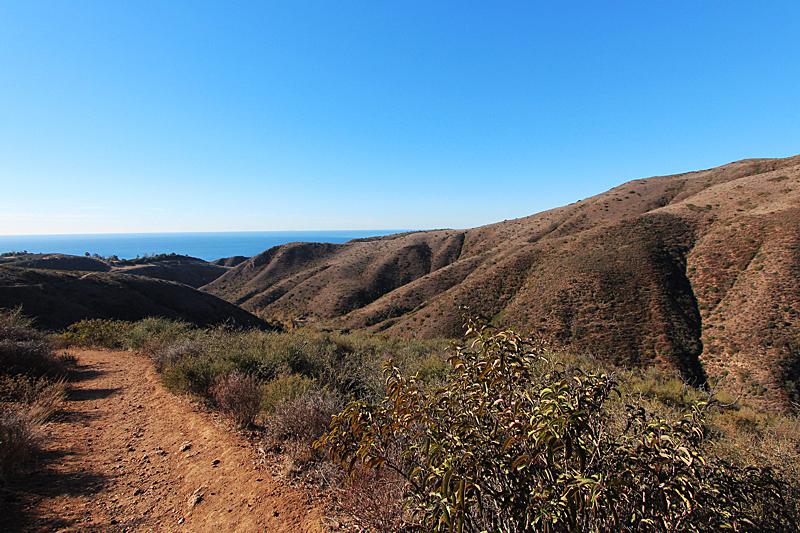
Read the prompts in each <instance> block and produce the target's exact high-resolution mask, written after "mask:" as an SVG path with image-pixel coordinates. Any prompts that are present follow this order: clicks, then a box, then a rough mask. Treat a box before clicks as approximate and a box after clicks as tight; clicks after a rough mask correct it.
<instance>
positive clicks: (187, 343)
mask: <svg viewBox="0 0 800 533" xmlns="http://www.w3.org/2000/svg"><path fill="white" fill-rule="evenodd" d="M207 348H208V347H207V343H206V342H204V341H203V340H201V339H193V338H186V339H179V340H177V341H175V342H173V343H166V344H164V345H163V346H160V347H159V348H158V349H157V350H156V351H155V352H154V353H153V355H152V357H151V359H152V360H153V364H154V365H155V367H156V371H157V372H163V371H164V369H165V368H166V367H167V366H169V365H172V364H175V363H177V362H179V361H181V360H183V359H184V358H185V357H199V356H201V355H203V354H204V353H206V351H207Z"/></svg>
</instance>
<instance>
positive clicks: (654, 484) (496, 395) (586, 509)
mask: <svg viewBox="0 0 800 533" xmlns="http://www.w3.org/2000/svg"><path fill="white" fill-rule="evenodd" d="M467 331H468V333H467V338H468V340H469V341H470V344H469V345H467V346H463V347H460V348H459V349H457V351H456V353H455V354H454V355H453V356H452V357H451V358H450V363H451V365H452V368H453V373H452V374H451V376H450V377H449V379H448V380H447V381H446V382H445V384H444V386H443V387H442V388H441V389H439V390H437V391H433V392H428V391H426V390H425V387H423V386H422V385H421V384H420V382H419V381H418V379H417V378H416V377H411V378H405V377H403V375H402V374H401V372H400V371H399V370H398V369H397V368H396V367H395V366H394V365H392V364H391V362H389V363H387V364H386V365H385V366H384V371H385V377H386V386H387V393H386V396H385V398H384V399H383V401H382V402H381V403H379V404H374V403H369V402H366V401H357V402H353V403H351V404H350V405H349V406H348V407H347V408H346V409H345V410H344V411H343V412H341V413H340V414H338V415H337V416H335V417H334V419H333V422H332V424H331V428H330V430H329V431H328V433H326V434H325V435H324V436H323V437H322V438H321V439H319V440H318V441H317V443H316V446H318V447H324V448H326V449H327V450H328V451H329V453H330V455H331V457H332V458H333V459H334V460H336V461H337V462H339V463H340V464H342V465H343V466H345V467H346V468H347V469H348V471H349V472H353V471H355V469H356V467H357V466H358V465H359V464H360V465H362V467H363V468H365V469H367V470H369V469H371V468H389V469H391V470H393V471H395V472H396V473H398V474H399V475H401V476H402V477H403V479H405V481H406V490H407V494H408V496H407V502H406V503H407V509H408V511H409V515H408V516H409V520H410V522H411V524H412V525H413V526H414V527H416V528H418V529H420V530H422V531H448V532H454V531H458V532H462V531H470V532H473V531H474V532H478V531H493V532H494V531H498V532H499V531H508V532H511V531H544V532H550V531H552V532H556V531H558V532H562V531H563V532H567V531H569V532H572V531H719V530H724V529H731V530H734V531H761V530H771V531H795V530H796V529H795V528H796V525H797V524H796V523H795V521H794V520H795V517H796V516H797V514H796V509H795V508H794V505H795V504H794V502H793V500H792V499H790V498H787V497H786V494H787V490H788V487H787V486H786V485H785V484H783V483H781V482H780V481H779V479H778V478H777V477H775V476H773V473H772V472H771V471H770V470H769V469H758V468H749V469H740V468H737V467H736V466H734V465H732V464H729V463H727V462H724V461H719V460H714V459H712V458H710V457H707V456H706V455H705V454H704V451H703V448H702V445H703V442H704V438H705V431H704V414H705V413H704V404H703V403H700V402H696V403H694V404H693V405H692V406H691V408H690V409H688V410H687V411H685V412H684V413H683V414H682V415H681V416H679V417H677V418H675V419H664V418H662V417H660V416H657V415H655V414H654V413H652V412H650V411H648V410H647V409H645V408H644V407H643V406H642V405H641V404H640V403H638V402H636V401H635V399H633V398H625V401H624V402H621V401H615V399H613V398H612V395H618V392H619V388H618V387H617V384H616V383H615V381H614V379H613V378H612V377H611V376H610V375H608V374H606V373H603V372H601V371H589V372H584V371H581V370H580V369H578V368H575V367H571V366H565V365H559V364H554V363H552V362H551V361H549V360H547V359H546V358H544V357H543V356H542V354H541V353H540V352H539V351H537V350H535V349H532V347H531V346H530V345H527V344H526V343H525V342H523V341H522V339H521V338H520V337H519V336H518V335H516V334H515V333H513V332H510V331H504V332H493V331H492V330H491V329H489V328H487V327H486V326H485V325H483V324H478V323H475V322H474V321H471V320H470V321H468V322H467ZM398 449H400V450H404V452H403V453H402V454H400V455H398V454H397V450H398Z"/></svg>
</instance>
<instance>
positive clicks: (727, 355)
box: [203, 156, 800, 405]
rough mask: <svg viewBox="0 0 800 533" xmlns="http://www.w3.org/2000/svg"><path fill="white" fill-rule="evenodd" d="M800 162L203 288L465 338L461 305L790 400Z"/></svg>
mask: <svg viewBox="0 0 800 533" xmlns="http://www.w3.org/2000/svg"><path fill="white" fill-rule="evenodd" d="M799 185H800V156H798V157H792V158H787V159H754V160H745V161H739V162H736V163H731V164H728V165H725V166H722V167H719V168H715V169H710V170H704V171H699V172H690V173H686V174H679V175H674V176H663V177H653V178H647V179H641V180H634V181H631V182H628V183H626V184H623V185H621V186H619V187H615V188H614V189H611V190H610V191H608V192H605V193H603V194H600V195H597V196H594V197H591V198H587V199H586V200H582V201H580V202H576V203H574V204H571V205H569V206H565V207H561V208H557V209H553V210H550V211H546V212H543V213H539V214H536V215H532V216H529V217H526V218H522V219H517V220H510V221H506V222H501V223H497V224H492V225H488V226H483V227H480V228H475V229H471V230H465V231H455V230H438V231H427V232H418V233H408V234H399V235H393V236H388V237H380V238H374V239H362V240H356V241H352V242H349V243H346V244H342V245H333V244H308V243H294V244H289V245H284V246H279V247H276V248H272V249H270V250H268V251H266V252H264V253H263V254H260V255H259V256H256V257H254V258H252V259H250V260H248V261H245V262H243V263H241V264H239V265H238V266H236V267H235V268H233V269H231V270H230V271H229V272H227V273H225V274H224V275H222V276H221V277H219V278H218V279H216V280H215V281H213V282H211V283H210V284H208V285H206V286H205V287H204V289H203V290H206V291H208V292H211V293H212V294H216V295H218V296H220V297H222V298H225V299H227V300H228V301H231V302H234V303H236V304H239V305H241V306H242V307H244V308H245V309H248V310H250V311H253V312H256V313H260V314H265V315H271V316H275V317H277V318H280V319H283V320H287V319H292V320H298V319H302V320H308V321H311V322H318V323H321V324H325V325H328V326H336V327H347V328H361V329H366V330H368V331H387V332H390V333H394V334H399V335H406V336H410V335H421V336H427V337H431V336H435V335H447V336H454V337H455V336H459V335H460V324H461V312H462V311H461V306H468V307H469V308H470V309H472V310H473V311H475V312H480V313H482V314H484V315H486V316H488V317H490V318H491V319H492V321H493V322H494V323H496V324H498V325H501V326H512V327H514V328H515V329H517V330H520V331H522V332H523V333H527V334H534V335H538V336H541V337H543V338H545V339H547V340H549V341H551V342H553V343H554V344H555V345H556V346H562V347H567V348H569V349H571V350H576V351H583V352H589V353H593V354H595V355H597V356H598V357H600V358H602V359H604V360H607V361H611V362H615V363H619V364H625V365H647V364H660V365H666V366H672V367H675V368H677V369H679V370H680V371H681V372H682V373H683V375H684V376H685V377H686V379H688V380H690V381H693V382H703V381H704V380H705V379H706V378H707V377H711V378H713V379H714V380H717V379H719V378H721V377H725V381H724V385H725V386H726V387H728V388H731V389H734V390H739V389H740V388H744V389H745V391H746V392H748V393H750V394H753V395H755V396H759V397H761V398H762V399H763V401H765V402H768V403H772V404H776V405H778V404H780V405H785V404H786V402H787V401H789V399H790V398H796V394H797V390H796V387H797V380H798V374H800V344H798V340H797V339H800V325H798V321H797V316H796V315H797V312H798V310H800V284H799V283H798V281H800V278H798V273H799V272H800V256H799V255H798V249H799V248H798V246H800V224H798V222H800V186H799Z"/></svg>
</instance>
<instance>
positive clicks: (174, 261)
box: [0, 253, 245, 288]
mask: <svg viewBox="0 0 800 533" xmlns="http://www.w3.org/2000/svg"><path fill="white" fill-rule="evenodd" d="M243 259H245V258H243ZM0 265H8V266H17V267H22V268H44V269H48V270H65V271H83V272H111V271H114V272H124V273H127V274H135V275H137V276H147V277H150V278H158V279H163V280H168V281H177V282H179V283H183V284H184V285H188V286H190V287H194V288H198V287H201V286H203V285H206V284H207V283H210V282H211V281H213V280H215V279H216V278H218V277H219V276H221V275H222V274H224V273H225V272H227V271H228V268H227V265H220V264H217V263H216V262H215V263H208V262H206V261H203V260H202V259H197V258H196V257H189V256H184V255H176V254H174V253H173V254H160V255H158V256H151V257H143V258H137V259H128V260H122V261H120V260H108V259H104V258H101V257H99V256H96V257H84V256H75V255H67V254H58V253H53V254H28V253H10V254H4V255H2V256H0Z"/></svg>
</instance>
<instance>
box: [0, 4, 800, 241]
mask: <svg viewBox="0 0 800 533" xmlns="http://www.w3.org/2000/svg"><path fill="white" fill-rule="evenodd" d="M798 27H800V2H797V1H775V2H767V3H754V2H738V1H736V2H735V1H730V2H651V3H639V2H630V3H626V2H615V3H608V4H604V5H600V3H597V2H547V3H544V2H430V1H425V2H423V1H417V2H414V1H412V2H347V3H339V2H291V3H285V2H280V3H278V2H238V3H236V4H232V3H224V4H223V3H215V2H192V3H188V2H187V3H182V2H181V3H179V2H133V3H122V2H102V1H97V2H82V1H76V2H37V1H31V2H4V3H3V4H2V5H0V34H2V35H3V38H2V40H0V65H1V66H2V73H3V74H2V81H0V186H1V187H0V191H2V192H0V235H21V234H60V233H127V232H136V233H139V232H183V231H275V230H330V229H336V230H339V229H348V230H353V229H386V228H445V227H448V228H469V227H476V226H479V225H483V224H488V223H492V222H497V221H501V220H504V219H511V218H517V217H522V216H527V215H530V214H533V213H536V212H540V211H543V210H546V209H550V208H553V207H557V206H560V205H564V204H568V203H571V202H574V201H577V200H580V199H582V198H585V197H588V196H591V195H594V194H598V193H600V192H603V191H605V190H607V189H609V188H611V187H614V186H616V185H619V184H621V183H623V182H625V181H628V180H631V179H638V178H643V177H648V176H652V175H665V174H671V173H678V172H686V171H691V170H699V169H703V168H710V167H714V166H718V165H722V164H725V163H728V162H731V161H735V160H738V159H743V158H750V157H787V156H791V155H795V154H797V153H800V127H798V125H800V97H798V95H800V53H799V52H798V51H799V50H800V47H798V43H797V28H798Z"/></svg>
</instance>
